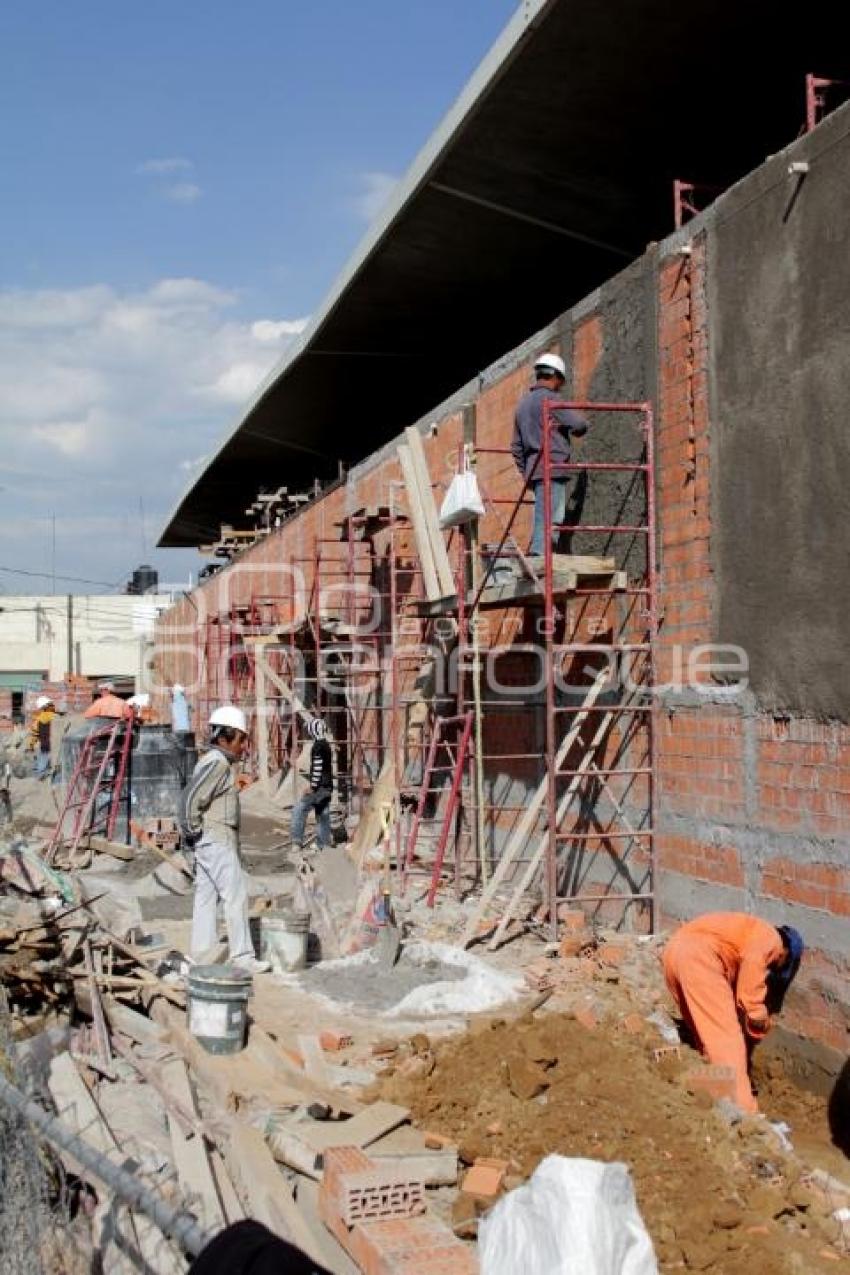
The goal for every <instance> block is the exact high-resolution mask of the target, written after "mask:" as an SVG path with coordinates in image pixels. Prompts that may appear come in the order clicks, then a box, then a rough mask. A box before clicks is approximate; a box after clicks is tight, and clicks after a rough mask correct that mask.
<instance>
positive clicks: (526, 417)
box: [511, 354, 587, 556]
mask: <svg viewBox="0 0 850 1275" xmlns="http://www.w3.org/2000/svg"><path fill="white" fill-rule="evenodd" d="M534 377H535V381H534V384H533V385H532V387H531V389H530V390H529V391H528V393H527V394H524V395H523V397H522V398H521V399H520V401H519V403H517V408H516V415H515V417H514V433H513V439H512V440H511V455H512V456H513V458H514V461H515V462H516V467H517V469H518V470H519V472H520V474H521V475H522V477H523V478H525V479H528V481H529V485H530V486H531V488H532V490H533V491H534V528H533V531H532V534H531V549H530V550H529V552H530V553H531V554H532V555H533V556H534V555H539V554H542V552H543V538H544V517H543V514H544V509H543V491H544V486H543V478H544V474H543V404H544V403H546V402H547V401H551V400H556V401H557V400H558V399H562V398H563V389H564V382H565V380H566V366H565V364H564V360H563V359H562V358H561V356H560V355H559V354H541V355H540V358H539V359H538V360H537V362H536V363H535V364H534ZM551 419H552V422H553V423H552V428H551V431H550V434H549V441H550V447H549V458H550V460H551V463H552V466H553V469H552V475H551V482H550V490H551V492H552V548H553V549H555V550H557V548H558V545H559V544H560V540H561V527H562V526H563V523H564V521H565V519H566V516H567V491H568V488H569V485H570V480H571V478H572V475H571V474H567V473H564V472H563V470H558V469H556V468H554V467H555V466H556V465H565V464H567V463H568V462H569V459H570V436H571V435H572V436H574V437H576V438H578V437H580V436H581V435H582V434H586V433H587V421H585V420H583V419H582V418H581V416H578V415H577V414H576V413H575V412H571V411H569V409H568V408H559V409H557V410H556V411H553V412H552V414H551Z"/></svg>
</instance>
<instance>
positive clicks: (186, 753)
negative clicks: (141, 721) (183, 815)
mask: <svg viewBox="0 0 850 1275" xmlns="http://www.w3.org/2000/svg"><path fill="white" fill-rule="evenodd" d="M197 760H198V753H197V749H195V748H194V747H192V748H184V747H182V746H181V743H180V741H179V740H177V739H176V738H175V736H174V735H173V734H172V732H171V728H170V727H169V726H143V727H142V728H141V730H140V731H139V736H138V739H137V740H136V746H135V748H134V749H133V752H132V754H131V756H130V809H131V817H132V818H133V819H135V820H142V819H150V818H153V817H160V818H172V819H176V818H177V816H178V815H179V814H180V794H181V792H182V790H183V787H184V785H185V783H186V781H187V779H188V778H189V776H190V775H191V774H192V771H193V769H194V767H195V762H196V761H197Z"/></svg>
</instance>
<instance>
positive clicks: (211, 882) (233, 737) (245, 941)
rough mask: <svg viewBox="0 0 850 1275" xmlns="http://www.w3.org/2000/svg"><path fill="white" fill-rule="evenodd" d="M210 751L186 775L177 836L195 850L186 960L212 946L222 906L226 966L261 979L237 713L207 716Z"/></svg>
mask: <svg viewBox="0 0 850 1275" xmlns="http://www.w3.org/2000/svg"><path fill="white" fill-rule="evenodd" d="M210 727H211V731H212V733H211V737H210V745H211V746H210V748H209V750H208V751H207V752H206V753H204V755H203V757H201V759H200V760H199V762H198V764H197V765H196V766H195V769H194V771H193V773H192V778H191V780H190V781H189V786H188V787H187V789H186V792H185V794H184V798H183V819H182V826H183V836H184V839H185V840H186V841H187V842H188V844H189V845H191V846H193V847H194V850H195V900H194V907H193V911H192V956H193V958H194V959H196V960H197V958H198V957H200V956H201V955H202V954H203V953H204V952H207V951H209V949H210V948H212V947H214V946H215V945H216V943H217V942H218V904H219V900H220V901H221V902H222V903H223V904H224V920H225V924H226V926H227V942H228V946H229V949H230V963H231V965H238V966H239V968H240V969H244V970H248V971H249V972H250V973H251V974H262V973H263V972H264V971H265V970H267V969H268V968H269V965H268V963H267V962H265V961H258V960H256V958H255V956H254V948H253V944H252V943H251V931H250V929H249V926H248V891H247V888H246V886H245V874H244V872H243V871H242V860H241V858H240V855H239V786H238V784H237V782H236V767H237V765H238V763H239V760H240V758H241V757H242V754H243V752H244V751H245V744H246V742H247V739H248V726H247V723H246V721H245V714H244V713H243V712H242V710H241V709H239V708H234V707H233V706H232V705H225V706H223V707H222V708H217V709H216V710H215V711H214V713H213V714H212V716H211V717H210Z"/></svg>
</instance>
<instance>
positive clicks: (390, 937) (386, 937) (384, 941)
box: [375, 801, 401, 970]
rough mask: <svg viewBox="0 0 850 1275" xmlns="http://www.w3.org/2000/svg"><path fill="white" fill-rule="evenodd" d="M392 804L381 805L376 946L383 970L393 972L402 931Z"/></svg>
mask: <svg viewBox="0 0 850 1275" xmlns="http://www.w3.org/2000/svg"><path fill="white" fill-rule="evenodd" d="M392 813H393V808H392V804H391V803H390V802H388V801H385V802H382V803H381V828H382V829H383V833H384V846H383V848H384V869H383V885H382V887H381V909H380V916H381V922H382V924H381V931H380V933H379V935H378V941H377V943H376V945H375V954H376V959H377V962H378V965H379V966H380V968H381V969H382V970H391V969H392V968H393V966H394V965H395V963H396V961H397V960H398V956H399V952H400V950H401V930H400V929H399V928H398V926H397V925H396V920H395V913H394V912H393V902H392V897H391V891H390V833H391V831H392Z"/></svg>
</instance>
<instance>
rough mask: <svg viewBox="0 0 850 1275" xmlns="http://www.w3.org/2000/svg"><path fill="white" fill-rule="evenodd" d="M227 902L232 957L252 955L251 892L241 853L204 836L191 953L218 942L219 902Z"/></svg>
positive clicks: (199, 846)
mask: <svg viewBox="0 0 850 1275" xmlns="http://www.w3.org/2000/svg"><path fill="white" fill-rule="evenodd" d="M219 902H221V903H223V904H224V921H225V925H226V927H227V944H228V947H229V948H230V960H231V961H234V960H236V959H237V958H238V957H240V956H253V955H254V945H253V943H252V942H251V931H250V929H249V926H248V891H247V889H246V886H245V873H244V872H243V871H242V864H241V862H240V860H239V853H238V851H237V850H233V849H232V848H231V847H230V846H227V845H223V844H222V843H221V842H220V841H208V840H206V839H202V840H201V841H199V842H198V844H197V846H196V847H195V900H194V906H193V910H192V956H193V957H198V956H200V955H201V953H202V952H206V951H207V949H208V948H211V947H214V946H215V944H216V943H217V942H218V905H219Z"/></svg>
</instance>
